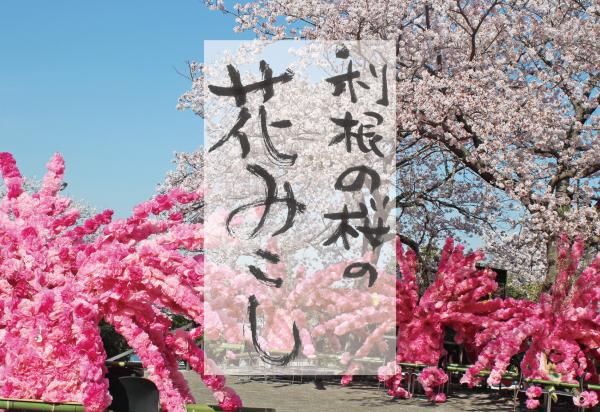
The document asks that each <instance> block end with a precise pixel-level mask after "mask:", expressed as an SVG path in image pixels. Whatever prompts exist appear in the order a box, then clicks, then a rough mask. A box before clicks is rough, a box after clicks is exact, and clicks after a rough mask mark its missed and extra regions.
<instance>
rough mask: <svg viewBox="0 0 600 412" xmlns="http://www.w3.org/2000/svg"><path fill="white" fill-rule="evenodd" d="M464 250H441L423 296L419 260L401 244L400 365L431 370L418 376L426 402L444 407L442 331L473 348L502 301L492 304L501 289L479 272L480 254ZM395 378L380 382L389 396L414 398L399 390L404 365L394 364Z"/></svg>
mask: <svg viewBox="0 0 600 412" xmlns="http://www.w3.org/2000/svg"><path fill="white" fill-rule="evenodd" d="M463 250H464V247H463V246H462V245H457V246H454V242H453V240H452V239H448V240H447V241H446V244H445V246H444V248H443V250H442V255H441V260H440V264H439V267H438V272H437V275H436V279H435V281H434V282H433V283H432V284H431V285H430V286H429V287H428V288H427V290H426V291H425V293H424V294H423V296H421V297H419V293H418V286H417V280H416V273H417V258H416V255H415V253H414V252H413V251H412V250H409V251H407V252H405V251H404V249H403V248H402V245H401V244H400V242H398V243H397V251H396V258H397V261H398V267H399V271H400V274H401V278H400V279H399V280H398V281H397V283H396V323H397V327H398V336H397V354H396V362H402V363H403V362H406V363H416V364H422V365H430V366H429V367H427V368H425V369H424V370H423V371H422V373H421V374H420V376H419V378H418V379H419V383H420V384H421V385H422V387H423V389H424V390H425V394H426V395H427V397H428V398H429V399H430V400H432V401H434V402H444V401H445V400H446V397H445V395H444V394H443V393H436V391H435V390H434V388H436V387H438V386H440V385H442V384H444V383H446V382H447V381H448V376H447V375H446V373H445V372H444V371H443V370H441V369H439V368H437V367H435V366H431V365H438V363H439V361H440V359H441V358H442V356H443V355H444V354H445V350H444V329H445V328H446V327H448V328H451V329H453V330H454V332H455V341H456V342H457V343H459V344H463V345H465V346H466V348H467V349H472V348H473V340H474V336H475V334H476V333H477V332H479V331H480V330H482V329H483V328H485V327H486V326H487V323H488V322H487V320H488V316H489V315H490V314H491V313H494V312H496V311H498V310H499V309H500V308H501V307H502V305H503V303H502V300H500V299H489V296H490V295H491V294H492V293H493V292H495V290H496V289H497V287H498V284H497V283H496V281H495V276H496V275H495V273H494V272H492V271H490V270H478V269H477V268H476V267H475V264H476V263H477V262H478V261H479V260H481V259H483V253H482V252H479V251H478V252H475V253H471V254H468V255H466V256H465V255H464V254H463ZM392 367H393V368H394V369H395V371H396V373H393V374H390V373H385V372H383V373H381V374H380V376H379V379H380V380H381V381H383V382H384V383H385V385H386V387H387V388H388V394H389V395H390V396H394V397H400V398H407V397H410V393H409V392H408V391H407V390H406V389H404V388H403V387H402V386H401V383H402V369H401V367H400V365H397V364H396V365H390V366H389V367H388V369H389V370H391V369H392Z"/></svg>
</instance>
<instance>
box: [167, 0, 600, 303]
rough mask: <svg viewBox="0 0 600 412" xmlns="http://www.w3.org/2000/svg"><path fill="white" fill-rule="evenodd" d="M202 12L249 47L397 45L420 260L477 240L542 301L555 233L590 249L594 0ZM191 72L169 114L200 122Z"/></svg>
mask: <svg viewBox="0 0 600 412" xmlns="http://www.w3.org/2000/svg"><path fill="white" fill-rule="evenodd" d="M207 5H208V6H209V7H211V8H213V9H216V10H221V11H222V12H224V13H226V14H228V15H231V16H232V17H233V18H234V19H235V27H234V30H235V31H243V30H252V31H254V32H255V34H256V35H257V37H259V38H274V39H282V38H306V39H337V40H344V39H354V40H356V39H384V40H394V41H395V43H396V54H397V62H396V70H397V81H398V87H397V92H398V104H397V116H398V133H397V140H398V160H397V166H398V169H399V175H400V180H399V197H398V204H399V206H400V207H401V210H402V212H401V216H400V223H401V233H402V235H403V241H404V242H405V243H406V244H407V245H409V246H410V247H411V248H412V249H413V250H415V252H417V254H418V256H419V257H421V260H422V261H423V262H422V263H426V262H425V259H424V257H427V256H428V255H430V254H431V253H430V252H431V251H433V250H434V249H435V248H436V243H438V241H439V240H440V239H443V237H445V236H447V235H449V234H451V233H452V232H454V233H453V234H454V235H455V236H459V238H460V236H461V234H462V235H463V236H473V235H476V236H478V237H480V238H481V239H482V240H483V241H484V242H485V244H486V246H487V249H488V251H489V252H491V254H492V255H493V258H494V260H495V262H494V263H495V265H496V266H505V267H506V268H507V269H509V270H511V271H512V272H513V273H514V274H515V275H516V276H515V277H514V279H515V280H516V281H517V282H531V281H536V282H542V281H543V282H544V290H546V291H547V290H549V289H550V286H551V284H552V282H553V279H554V278H555V276H556V273H557V272H556V256H555V253H554V252H553V250H555V249H556V242H557V239H558V236H559V233H561V232H566V233H568V234H570V235H574V234H576V233H577V234H579V235H580V236H581V237H582V239H583V240H584V242H585V243H586V247H587V248H592V249H594V248H597V247H598V240H599V236H600V232H599V230H600V225H599V224H598V222H599V220H598V217H599V209H600V194H599V191H600V189H599V173H600V143H599V140H598V138H597V133H598V122H599V121H598V118H599V116H598V113H599V111H598V103H599V101H600V100H599V99H600V94H599V91H598V81H599V79H600V77H599V76H600V70H599V69H600V68H599V67H598V61H600V56H599V53H600V52H599V51H598V48H597V47H596V46H595V39H597V38H598V35H599V34H600V24H599V17H600V6H599V5H598V3H597V2H596V1H590V0H584V1H580V0H552V1H540V0H535V1H530V0H527V1H526V0H517V1H507V0H476V1H464V0H458V1H451V2H447V1H441V0H422V1H414V0H411V1H408V0H407V1H404V0H395V1H389V0H375V1H371V0H368V1H367V0H363V1H334V2H330V1H323V0H303V1H295V0H294V1H292V0H282V1H260V2H253V1H250V2H245V3H243V4H229V3H228V2H225V1H222V0H216V1H215V0H209V1H207ZM193 69H194V70H195V73H196V75H195V76H193V80H194V81H193V86H192V90H191V91H190V92H189V93H186V94H185V95H184V96H182V98H181V99H180V103H179V107H180V108H186V107H188V108H191V109H192V110H194V111H195V112H196V113H198V114H202V113H203V100H202V93H203V90H202V81H201V78H202V76H201V73H202V66H201V65H199V64H195V65H194V66H193ZM463 239H464V238H463Z"/></svg>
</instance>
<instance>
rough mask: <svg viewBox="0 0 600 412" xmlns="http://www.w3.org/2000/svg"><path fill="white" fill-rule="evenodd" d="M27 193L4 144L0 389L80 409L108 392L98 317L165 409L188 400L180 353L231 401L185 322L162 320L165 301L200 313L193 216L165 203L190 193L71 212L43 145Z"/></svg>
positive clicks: (101, 401) (184, 199)
mask: <svg viewBox="0 0 600 412" xmlns="http://www.w3.org/2000/svg"><path fill="white" fill-rule="evenodd" d="M47 167H48V173H47V174H46V176H45V178H44V179H43V182H42V186H41V188H40V190H39V191H38V192H36V193H33V194H30V193H27V192H25V191H24V190H23V188H22V178H21V175H20V173H19V170H18V168H17V166H16V163H15V160H14V159H13V157H12V155H11V154H9V153H0V171H1V172H2V176H3V178H4V181H5V184H6V186H7V189H8V190H7V195H6V196H4V197H3V198H2V199H1V201H0V382H2V385H0V396H2V397H8V398H28V399H42V400H45V401H49V402H65V401H74V402H81V403H83V404H84V406H85V408H86V410H87V411H90V412H96V411H98V412H99V411H103V410H105V409H106V408H107V407H108V405H109V404H110V402H111V398H110V395H109V394H108V381H107V380H106V379H105V377H104V376H105V373H106V368H105V366H104V362H105V359H106V354H105V352H104V349H103V347H102V341H101V339H100V335H99V330H98V323H99V322H100V320H102V319H104V320H105V321H107V322H109V323H111V324H112V325H113V326H114V327H115V329H116V330H117V331H118V332H119V333H120V334H122V335H123V336H124V337H125V339H126V340H127V342H128V343H129V345H130V346H131V347H132V348H133V349H134V350H135V352H136V353H137V354H138V355H139V356H140V358H141V360H142V362H143V364H144V366H145V367H146V370H147V372H148V376H149V378H150V379H151V380H152V381H153V382H154V383H155V384H156V386H157V387H158V389H159V390H160V401H161V405H162V407H163V408H164V409H165V410H168V411H176V412H183V411H185V407H184V404H185V403H186V402H190V401H193V397H192V395H191V393H190V391H189V389H188V386H187V383H186V381H185V379H184V378H183V376H182V375H181V373H180V372H179V371H178V369H177V360H178V359H186V360H188V361H189V362H190V364H191V365H192V367H193V368H194V370H196V371H197V372H198V373H199V374H201V375H202V378H203V380H204V382H205V383H206V384H207V386H208V387H209V388H210V389H212V390H213V392H214V395H215V397H216V399H217V400H218V401H219V403H220V406H221V408H222V409H223V410H227V411H233V410H237V409H238V408H239V407H240V406H241V401H240V399H239V397H238V396H237V395H236V394H235V392H233V390H231V389H230V388H227V387H226V386H225V380H224V378H223V377H211V376H205V375H203V370H204V367H203V353H202V351H201V350H200V349H199V348H198V346H197V345H196V343H195V342H194V339H197V338H199V337H200V335H201V332H200V329H197V330H195V331H194V332H193V333H191V334H190V333H187V332H183V331H177V333H175V334H174V333H173V332H171V331H170V326H171V320H170V319H169V317H168V316H167V315H166V314H165V309H166V310H168V311H170V312H172V313H178V314H182V315H184V316H186V317H188V318H190V319H192V320H193V321H194V322H196V323H197V324H199V325H202V324H203V260H202V259H201V258H198V257H196V258H195V257H193V256H191V255H189V254H184V253H182V252H181V250H182V249H187V250H200V249H202V246H203V236H202V227H201V226H200V225H193V224H185V223H182V222H181V215H179V214H177V213H171V214H170V215H168V217H167V218H166V219H162V218H157V216H158V215H161V216H162V215H165V214H168V213H169V212H170V211H171V210H172V209H173V208H174V207H175V206H176V205H179V204H185V203H189V202H191V201H193V200H195V199H196V198H197V197H198V196H197V195H195V194H189V193H187V192H184V191H183V190H179V189H174V190H171V191H169V192H168V193H166V194H164V195H161V196H158V197H156V198H155V199H153V200H150V201H148V202H145V203H142V204H141V205H139V206H137V207H136V208H135V210H134V213H133V216H131V217H129V218H128V219H124V220H117V221H114V222H111V217H112V212H111V211H105V212H103V213H100V214H98V215H96V216H94V217H92V218H90V219H87V220H85V221H84V222H82V223H79V221H80V216H79V212H78V211H77V210H74V209H72V208H70V200H69V199H67V198H64V197H61V196H60V195H59V191H60V188H61V185H62V179H63V173H64V161H63V158H62V157H61V156H60V155H58V154H57V155H55V156H54V157H53V158H52V159H51V160H50V162H49V163H48V165H47Z"/></svg>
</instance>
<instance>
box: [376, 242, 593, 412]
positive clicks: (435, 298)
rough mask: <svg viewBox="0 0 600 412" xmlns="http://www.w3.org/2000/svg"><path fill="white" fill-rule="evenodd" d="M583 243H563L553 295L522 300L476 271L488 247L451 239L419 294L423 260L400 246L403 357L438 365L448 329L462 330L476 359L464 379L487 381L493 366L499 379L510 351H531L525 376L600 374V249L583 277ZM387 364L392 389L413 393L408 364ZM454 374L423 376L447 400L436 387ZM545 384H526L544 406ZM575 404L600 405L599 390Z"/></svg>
mask: <svg viewBox="0 0 600 412" xmlns="http://www.w3.org/2000/svg"><path fill="white" fill-rule="evenodd" d="M582 255H583V242H582V241H580V240H578V241H575V243H574V244H573V246H572V247H571V246H570V243H569V240H568V239H567V237H562V238H561V241H560V243H559V253H558V257H559V271H558V276H557V279H556V283H555V285H554V287H553V289H552V293H551V294H544V295H543V296H542V297H541V299H540V301H539V302H532V301H528V300H517V299H510V298H509V299H499V298H495V299H490V298H489V296H491V294H493V292H494V291H495V290H496V288H497V284H496V281H495V274H494V273H493V272H491V271H488V270H477V269H476V267H475V263H476V262H477V261H478V260H480V259H482V258H483V254H482V253H481V252H475V253H472V254H469V255H467V256H465V255H464V254H463V247H462V246H460V245H459V246H456V247H455V246H454V244H453V241H452V240H451V239H449V240H448V241H447V242H446V245H445V247H444V249H443V251H442V256H441V260H440V265H439V268H438V273H437V277H436V280H435V281H434V283H433V284H432V285H431V286H430V287H429V288H428V289H427V290H426V291H425V293H424V294H423V296H422V297H419V294H418V290H417V282H416V269H417V259H416V256H415V254H414V253H413V252H412V251H408V252H404V250H403V248H402V246H401V245H400V244H399V243H398V245H397V260H398V268H399V271H400V274H401V278H400V279H399V280H398V282H397V288H396V289H397V293H396V302H397V303H396V311H397V314H396V322H397V327H398V339H397V357H396V361H397V362H407V363H417V364H423V365H437V364H438V363H439V361H440V359H441V357H442V356H443V355H444V348H443V340H444V329H445V328H451V329H452V330H454V332H455V340H456V342H457V343H459V344H463V345H464V346H465V348H466V349H467V351H468V352H469V353H470V354H471V355H473V356H475V358H476V362H475V364H474V365H473V367H471V368H470V369H469V370H468V371H467V372H466V373H465V375H464V376H463V378H462V380H461V382H463V383H467V384H469V385H470V386H473V385H475V384H477V383H478V382H479V381H480V379H481V378H480V377H479V373H480V372H482V371H483V370H485V369H489V370H491V373H490V375H489V377H488V379H487V381H488V383H489V384H490V385H497V384H498V383H499V382H500V381H501V379H502V376H503V374H504V373H505V372H506V371H507V368H508V365H509V364H510V361H511V358H512V357H513V356H514V355H517V354H519V353H524V354H525V355H524V358H523V361H522V362H521V370H522V373H523V376H524V377H525V378H531V379H545V380H555V381H556V380H559V381H563V382H569V383H577V379H578V378H579V377H583V378H584V379H585V380H586V381H588V382H594V383H597V382H598V381H599V378H598V372H597V370H596V368H595V366H594V364H595V362H598V361H600V354H599V353H598V350H597V348H599V347H600V334H599V333H598V331H599V330H600V316H599V315H598V308H599V307H600V256H599V257H596V259H595V260H594V261H593V262H592V264H591V265H590V266H589V267H588V268H586V269H584V270H583V271H582V272H581V274H580V275H579V277H577V275H578V273H579V272H578V266H579V262H580V260H581V257H582ZM392 366H393V365H388V366H386V367H384V368H381V369H380V374H379V379H380V380H381V381H383V382H385V385H386V387H387V388H388V394H390V395H391V396H394V397H401V398H407V397H410V393H408V392H407V391H406V390H405V389H403V388H402V387H401V383H402V370H401V368H399V366H398V365H396V366H395V373H394V372H392V370H393V369H392ZM446 381H447V376H446V375H445V373H443V371H442V370H440V369H438V368H435V367H429V368H426V369H425V370H423V372H422V373H421V375H420V377H419V382H420V383H421V385H422V386H423V388H424V390H425V393H426V395H427V396H428V397H429V398H430V399H431V400H433V401H436V402H440V401H442V402H443V401H444V400H445V399H444V397H443V394H435V392H434V390H433V388H434V387H436V386H439V385H442V384H443V383H445V382H446ZM541 393H542V392H541V388H539V387H536V386H532V387H530V388H529V389H528V391H527V406H528V407H529V408H536V407H538V406H539V400H538V399H537V398H538V397H539V396H540V395H541ZM574 402H575V404H578V405H579V404H581V405H586V407H590V406H594V405H596V404H597V403H598V400H597V394H596V393H595V392H583V393H582V394H580V395H579V396H578V397H575V398H574Z"/></svg>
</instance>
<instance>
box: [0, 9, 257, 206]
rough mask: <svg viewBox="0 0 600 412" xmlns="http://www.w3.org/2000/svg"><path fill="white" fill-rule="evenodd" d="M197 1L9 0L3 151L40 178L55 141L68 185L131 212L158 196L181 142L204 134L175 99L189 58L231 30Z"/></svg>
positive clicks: (1, 94) (79, 194)
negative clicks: (156, 189)
mask: <svg viewBox="0 0 600 412" xmlns="http://www.w3.org/2000/svg"><path fill="white" fill-rule="evenodd" d="M232 27H233V21H232V19H231V17H229V16H225V15H223V14H222V13H221V12H214V11H209V10H208V9H207V8H206V7H205V6H204V3H203V2H202V1H201V0H177V1H165V0H163V1H158V0H144V1H139V0H127V1H117V0H103V1H94V2H91V1H90V2H88V1H86V2H83V1H80V0H79V1H77V0H59V1H53V2H48V1H44V0H36V1H28V0H20V1H18V0H6V1H3V2H2V6H1V7H0V50H1V55H0V151H9V152H12V153H13V154H14V155H15V157H16V158H17V162H18V164H19V167H20V169H21V171H22V173H23V174H24V175H26V176H36V177H41V176H42V175H43V173H44V170H45V168H44V165H45V164H46V162H47V160H48V158H49V157H50V156H51V155H52V153H54V152H57V151H58V152H61V153H63V155H64V156H65V159H66V162H67V175H66V180H67V181H68V183H69V187H68V194H69V195H71V196H72V197H74V198H76V199H82V200H85V201H87V202H88V203H89V204H90V205H92V206H94V207H96V208H98V209H104V208H111V209H113V210H115V211H116V213H117V215H118V216H126V215H127V214H128V211H129V210H130V209H131V207H132V206H133V205H135V204H136V203H139V202H140V201H142V200H145V199H146V198H149V197H150V196H152V195H153V193H154V189H155V185H156V183H158V182H160V181H161V180H162V178H163V176H164V175H165V173H166V172H167V170H169V169H170V168H171V167H172V164H171V163H170V160H171V158H172V157H173V152H174V151H191V150H193V149H195V148H197V147H198V146H200V145H201V144H202V121H201V119H200V118H198V117H196V116H194V115H193V114H192V113H191V112H189V111H186V112H179V111H177V110H176V109H175V105H176V103H177V98H178V96H179V95H181V94H182V93H183V92H184V91H186V90H187V89H188V88H189V81H188V80H187V79H185V78H183V77H181V76H180V75H178V74H177V73H176V71H175V68H178V69H180V70H183V71H185V67H186V66H185V62H186V61H187V60H199V61H201V60H202V56H203V41H204V40H211V39H212V40H218V39H240V40H241V39H244V38H251V37H252V36H251V34H242V35H240V34H235V33H233V30H232Z"/></svg>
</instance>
